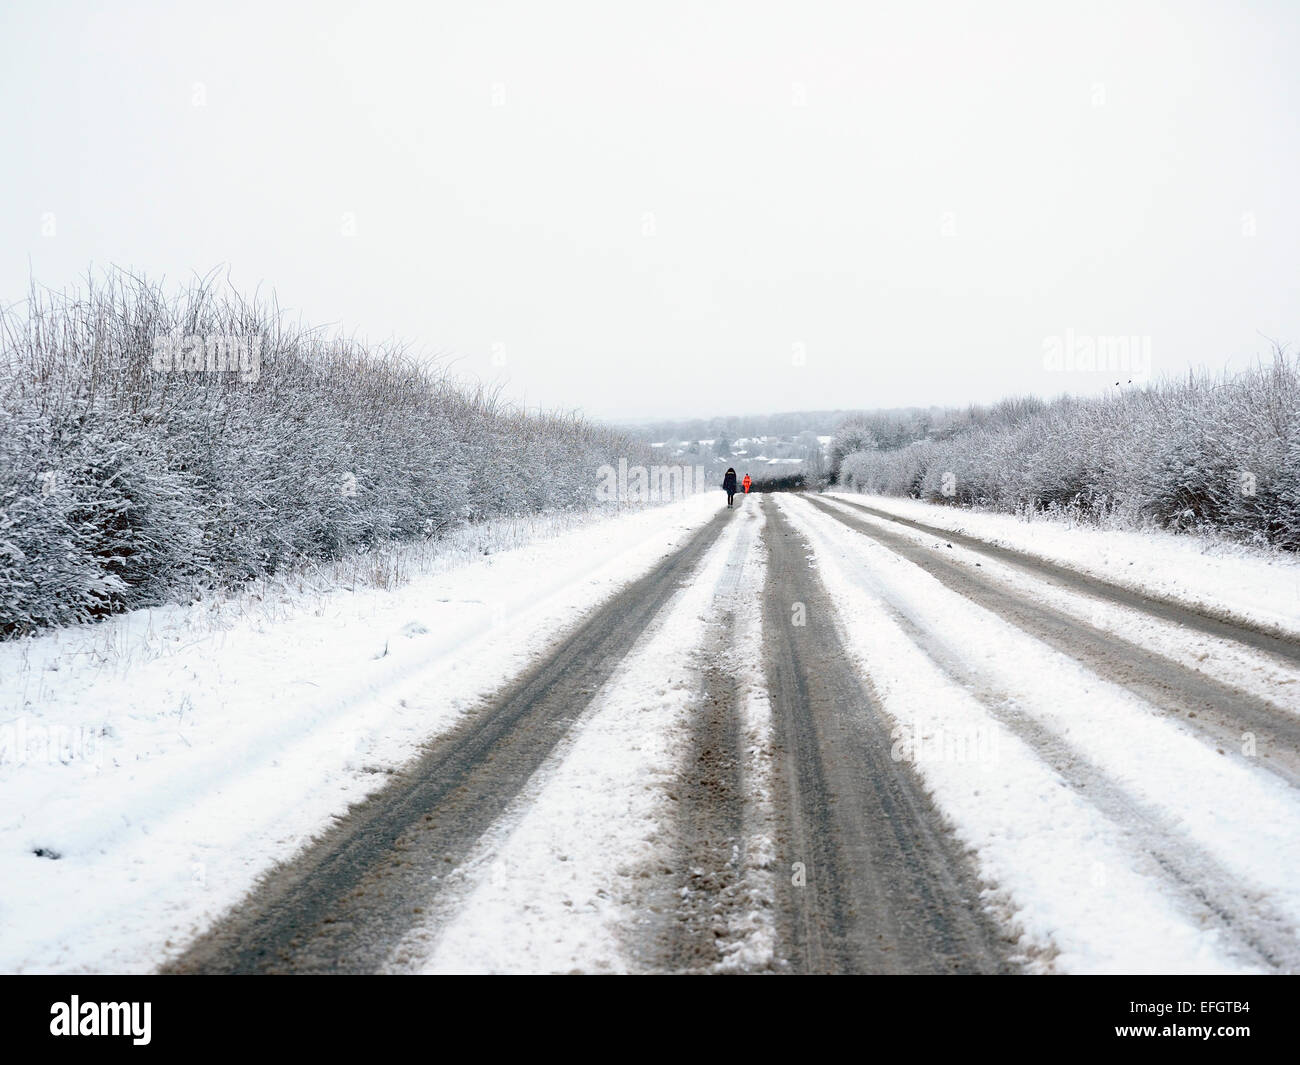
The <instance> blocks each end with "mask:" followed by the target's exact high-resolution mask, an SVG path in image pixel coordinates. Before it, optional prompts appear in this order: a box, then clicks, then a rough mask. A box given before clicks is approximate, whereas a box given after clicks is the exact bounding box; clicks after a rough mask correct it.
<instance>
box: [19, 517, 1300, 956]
mask: <svg viewBox="0 0 1300 1065" xmlns="http://www.w3.org/2000/svg"><path fill="white" fill-rule="evenodd" d="M984 517H985V516H981V515H974V514H970V513H968V512H957V511H948V510H946V509H945V508H925V507H923V506H922V505H920V504H914V503H911V502H909V501H899V500H876V499H863V498H862V497H854V496H841V495H837V494H829V495H825V496H796V495H779V496H767V497H749V498H747V499H746V498H743V497H742V501H741V505H740V506H738V508H737V509H736V510H735V511H727V510H726V509H725V508H723V509H721V510H719V508H718V507H717V505H716V500H712V499H703V500H700V499H696V500H691V501H688V502H687V503H684V504H678V505H674V506H672V507H663V508H652V509H647V510H646V511H645V512H643V513H637V514H633V515H627V516H624V517H622V518H618V519H614V520H613V521H606V522H595V523H591V524H588V525H583V526H579V527H576V528H573V529H568V530H564V529H561V530H556V531H554V533H553V534H548V535H546V536H543V537H541V538H539V539H537V540H536V542H525V543H522V544H521V545H520V546H518V547H514V548H511V549H508V550H503V551H500V552H498V553H497V554H496V556H495V557H494V558H493V559H491V560H486V559H478V560H474V561H466V562H464V563H458V564H457V565H455V566H452V567H450V568H449V569H448V570H447V571H446V572H443V573H440V574H437V575H433V576H431V577H429V578H428V579H422V580H420V581H416V582H413V584H412V586H410V587H408V588H403V589H400V590H398V591H394V592H380V591H376V592H374V593H366V596H365V597H362V598H364V603H363V605H362V606H361V608H360V610H359V611H358V612H357V613H356V614H352V613H349V612H348V611H351V610H352V608H353V607H355V606H356V605H357V604H356V603H355V602H354V601H353V600H349V602H350V603H351V604H352V605H351V606H349V607H347V608H346V610H345V609H344V608H342V607H341V606H340V604H339V602H338V601H337V600H336V599H335V598H327V599H325V600H323V601H322V603H321V605H320V607H319V611H318V612H319V613H320V614H323V615H324V616H323V617H320V616H317V617H311V616H309V612H302V611H298V612H296V613H295V612H292V611H291V612H290V613H289V616H287V617H284V618H282V619H278V618H267V617H259V618H258V619H256V620H255V621H254V622H253V623H252V624H250V625H249V627H248V634H247V636H245V630H244V629H243V628H241V626H240V625H238V624H236V625H233V626H230V625H227V626H225V627H222V628H220V629H219V630H218V631H216V632H215V633H213V634H211V635H204V636H202V637H201V638H200V639H198V640H196V641H195V643H196V645H197V646H198V647H199V648H200V650H198V651H196V650H191V649H186V648H185V647H180V648H177V649H174V650H173V649H166V650H165V651H162V652H157V653H155V654H154V655H153V656H152V657H151V658H150V659H149V660H148V661H146V662H144V663H142V664H141V666H140V668H139V669H135V670H131V671H130V680H131V682H132V684H133V685H134V687H133V688H129V689H123V688H121V686H120V683H121V682H116V681H112V680H111V679H110V677H109V674H110V673H112V672H113V671H112V670H109V669H107V668H105V667H100V668H99V669H98V670H96V669H93V668H89V667H87V668H83V669H82V670H81V671H80V672H78V671H76V670H70V669H69V667H68V666H67V665H66V664H65V663H67V662H69V660H70V658H69V656H70V655H71V654H73V653H75V649H76V647H77V646H78V645H77V644H76V643H75V641H73V638H72V637H71V636H69V635H63V636H52V637H49V638H47V642H46V643H41V642H40V641H35V642H34V643H33V646H32V647H30V648H29V649H28V650H27V652H25V653H26V654H27V656H28V660H26V661H24V662H23V663H21V664H22V667H23V672H22V674H21V676H22V678H23V679H22V690H21V693H20V695H21V698H15V699H14V702H13V705H15V706H21V707H24V708H25V709H26V712H27V713H28V714H29V715H32V716H34V717H37V718H39V716H40V715H42V714H44V715H46V716H47V718H49V719H59V720H66V721H68V722H80V721H84V715H83V717H81V718H78V716H77V714H76V713H75V710H76V708H77V707H78V706H82V707H84V706H85V705H87V703H86V700H88V699H89V698H91V697H98V698H99V699H100V700H101V704H102V703H107V704H108V705H109V708H110V709H111V708H112V706H113V705H115V704H120V705H121V706H123V707H124V708H125V709H126V712H120V711H119V712H118V713H116V714H109V713H108V712H107V711H105V714H104V716H105V718H106V720H109V721H110V722H111V728H110V730H109V732H110V736H111V740H110V742H109V746H108V747H107V748H105V750H106V751H107V752H108V753H109V756H110V758H111V760H112V763H113V764H112V765H111V766H110V765H107V764H105V759H103V758H101V759H100V760H99V764H98V765H97V766H88V765H86V764H84V761H85V760H84V759H83V760H82V761H80V762H79V761H78V760H77V759H76V758H73V759H71V761H70V762H60V763H59V764H58V765H57V766H56V765H54V764H49V763H46V764H40V763H39V761H38V760H36V759H32V758H27V759H26V760H25V761H23V762H21V763H19V764H10V763H3V764H0V788H3V789H4V794H5V795H6V796H7V797H8V799H9V801H8V803H7V804H6V805H7V811H6V814H5V817H6V821H5V822H3V823H0V845H3V846H4V848H5V849H4V852H3V859H2V860H3V862H4V866H3V871H4V887H3V893H2V894H0V921H2V922H3V924H0V965H2V966H3V967H4V968H6V969H9V970H14V969H17V970H37V971H41V970H55V971H124V970H125V971H136V970H144V969H150V968H155V967H159V966H163V967H166V968H169V969H172V970H174V971H184V972H212V971H217V972H249V971H300V972H301V971H310V972H346V971H353V972H355V971H386V972H468V971H474V972H538V971H542V972H570V971H578V972H637V971H669V972H728V971H731V972H805V971H828V972H844V971H847V972H856V971H871V972H951V971H994V972H1007V971H1029V972H1270V971H1300V931H1298V929H1300V886H1298V885H1300V875H1298V874H1300V832H1297V827H1298V826H1300V792H1297V785H1300V683H1298V682H1300V636H1298V635H1297V634H1300V612H1297V610H1296V609H1295V606H1294V602H1293V601H1292V597H1291V588H1292V587H1294V586H1295V585H1293V584H1292V582H1293V581H1295V580H1297V578H1300V567H1297V566H1296V565H1295V564H1294V563H1293V562H1291V561H1289V560H1287V559H1285V558H1278V557H1276V556H1267V557H1265V556H1263V555H1259V556H1250V555H1249V553H1246V554H1243V555H1229V556H1226V557H1224V556H1212V557H1210V558H1209V559H1208V560H1207V561H1206V564H1205V565H1204V566H1202V567H1200V568H1199V569H1198V570H1197V571H1196V572H1188V563H1189V555H1188V550H1189V548H1188V543H1187V538H1182V540H1180V541H1179V542H1170V543H1166V542H1164V541H1162V540H1161V539H1159V538H1138V539H1129V538H1128V537H1131V534H1115V535H1113V536H1106V535H1102V534H1098V533H1096V532H1095V531H1089V530H1080V529H1070V528H1066V527H1061V526H1056V525H1051V526H1050V527H1047V528H1045V529H1032V530H1031V531H1030V532H1029V533H1026V532H1025V530H1024V526H1026V524H1027V523H1023V522H1021V523H1016V522H1014V520H1013V519H999V518H991V520H989V521H988V522H984V521H983V518H984ZM1028 524H1030V525H1033V524H1034V523H1028ZM1037 524H1038V525H1043V524H1044V523H1037ZM1126 559H1128V560H1130V561H1138V562H1140V563H1141V565H1140V572H1134V569H1133V567H1130V566H1129V565H1128V562H1127V561H1126ZM489 561H490V562H491V565H488V563H489ZM1180 570H1182V571H1183V572H1186V574H1187V575H1186V579H1185V580H1184V581H1182V582H1181V583H1179V582H1178V581H1177V579H1176V576H1177V574H1178V573H1179V572H1180ZM355 598H356V597H354V599H355ZM438 601H441V602H444V603H447V604H448V605H449V607H450V612H449V615H448V616H447V617H446V618H445V620H441V619H437V618H435V617H433V616H432V615H433V612H432V609H431V607H432V604H433V603H436V602H438ZM413 613H414V614H415V616H416V617H418V618H419V621H418V622H416V623H415V625H414V626H412V625H411V624H410V620H411V616H412V614H413ZM503 617H507V618H508V619H509V620H508V622H503V621H502V618H503ZM367 618H368V619H369V622H367V620H366V619H367ZM331 619H332V621H331ZM354 619H355V620H354ZM457 622H460V624H457ZM466 623H468V624H466ZM109 624H110V625H111V624H113V623H109ZM417 630H423V631H417ZM305 636H306V639H305V638H304V637H305ZM309 641H315V643H314V644H312V646H314V647H316V650H313V651H311V652H310V653H308V652H304V651H303V650H302V647H303V645H304V644H306V643H308V642H309ZM358 641H360V642H361V646H356V645H357V644H358ZM349 645H352V647H353V648H355V650H353V651H351V652H350V651H349ZM372 645H373V646H372ZM82 646H84V644H83V645H82ZM295 649H296V650H297V656H296V658H295ZM7 651H8V649H7V648H0V658H3V655H4V654H5V653H6V652H7ZM357 652H361V653H357ZM277 655H279V656H281V657H282V658H284V659H285V661H286V662H287V666H286V669H285V670H282V673H285V672H287V674H288V675H281V676H278V677H275V678H273V679H271V678H268V677H267V675H266V673H267V670H268V665H267V664H268V663H269V662H271V661H273V660H275V658H276V656H277ZM308 660H310V670H308V669H306V668H303V667H301V666H300V665H298V664H297V663H305V662H307V661H308ZM50 663H54V664H55V667H56V668H55V669H54V670H50V669H47V668H43V667H44V666H48V665H49V664H50ZM11 664H15V665H16V664H17V663H16V662H15V663H11ZM259 666H260V668H259ZM299 668H302V672H301V673H297V675H296V676H295V670H297V669H299ZM7 676H8V675H7ZM309 676H310V677H311V678H312V679H313V680H314V682H315V683H318V684H320V685H321V686H322V689H323V690H321V691H320V692H319V693H318V694H315V695H313V696H310V697H305V696H302V695H294V696H292V697H290V696H289V695H288V694H287V693H289V692H292V691H294V688H293V687H290V686H288V685H292V683H293V681H294V680H295V679H299V678H301V679H306V678H307V677H309ZM34 679H36V680H39V683H38V684H37V685H36V686H35V688H33V680H34ZM236 682H239V683H243V684H247V685H248V686H249V689H250V690H249V693H248V695H247V696H246V697H245V702H244V703H241V702H240V699H239V697H238V696H237V695H236V694H235V691H236V690H237V689H236V688H235V685H236ZM277 682H278V683H277ZM299 690H301V689H299ZM160 693H165V696H162V695H160ZM176 700H188V703H187V704H186V705H188V706H189V707H190V709H189V711H187V712H188V713H190V714H192V715H193V718H194V720H193V724H192V725H191V726H190V727H189V728H188V729H186V727H185V716H184V715H181V716H180V717H177V718H176V719H175V723H174V725H173V723H172V721H171V717H170V712H169V711H164V710H163V709H162V708H161V707H160V708H159V710H158V711H156V712H153V713H150V711H149V706H150V703H151V702H153V701H157V702H160V703H167V704H171V703H174V702H175V701H176ZM259 702H260V705H257V704H258V703H259ZM231 703H234V704H235V706H234V707H233V708H232V707H231V706H230V705H229V704H231ZM247 703H252V704H254V705H257V710H259V711H260V712H250V713H248V714H247V715H243V716H241V714H240V712H239V707H240V706H241V705H245V704H247ZM59 715H62V718H60V717H59ZM164 717H165V718H166V720H165V721H164ZM140 721H146V722H150V723H155V722H163V723H162V724H160V725H157V726H156V727H155V730H154V731H152V732H150V731H147V730H140V728H139V726H138V725H136V724H134V723H136V722H140ZM222 722H224V728H223V727H220V725H221V723H222ZM133 730H134V731H133ZM169 730H170V732H173V733H176V734H178V735H180V737H181V739H182V740H183V741H184V744H185V746H183V747H181V748H179V749H178V748H177V747H175V745H166V746H165V749H159V748H160V746H162V742H163V741H162V739H161V737H164V736H165V735H167V733H168V731H169ZM142 737H143V738H142ZM342 739H346V740H347V743H346V744H342ZM340 746H344V747H346V748H347V751H346V752H344V754H345V757H344V758H343V759H342V764H340V759H339V757H338V752H339V750H340ZM362 746H364V750H365V754H364V756H363V757H362V758H360V759H358V758H357V757H356V755H355V752H356V751H357V750H358V749H359V748H360V747H362ZM132 754H133V755H134V762H135V763H136V764H135V765H132V766H130V767H128V768H126V769H125V770H124V768H123V765H122V762H123V761H124V760H125V759H126V758H127V757H128V756H129V755H132ZM365 768H378V769H379V770H380V771H379V772H377V773H374V772H372V773H369V774H366V773H365V772H364V770H365ZM38 850H40V851H44V852H45V853H44V854H39V855H38V854H37V853H36V851H38ZM51 852H52V853H57V854H58V857H57V858H56V859H54V860H51V859H50V857H49V855H50V853H51ZM196 854H197V855H202V856H203V860H204V868H207V869H211V870H213V871H214V872H213V873H210V874H207V877H206V878H207V879H208V880H209V882H208V883H197V882H187V881H186V878H185V876H184V873H185V871H186V870H187V869H188V868H189V867H191V866H192V865H193V864H194V862H195V860H196V859H195V858H194V855H196ZM215 871H219V874H218V873H217V872H215ZM76 898H80V899H81V900H82V901H81V902H80V904H79V905H78V904H75V903H73V902H72V900H73V899H76Z"/></svg>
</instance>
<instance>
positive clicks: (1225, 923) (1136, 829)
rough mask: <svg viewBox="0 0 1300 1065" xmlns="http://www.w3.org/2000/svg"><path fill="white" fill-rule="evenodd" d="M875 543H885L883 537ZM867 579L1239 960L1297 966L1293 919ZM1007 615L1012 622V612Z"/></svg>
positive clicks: (912, 634)
mask: <svg viewBox="0 0 1300 1065" xmlns="http://www.w3.org/2000/svg"><path fill="white" fill-rule="evenodd" d="M808 502H810V503H813V504H814V505H815V506H817V509H818V510H821V511H822V512H823V513H825V514H827V516H829V517H831V518H833V519H835V520H837V521H839V522H840V524H842V525H844V526H846V527H848V528H850V529H853V530H854V531H862V530H861V529H859V528H858V524H857V522H855V521H854V520H853V519H852V518H851V517H850V516H848V515H844V514H842V513H837V512H836V511H835V510H834V509H833V508H827V507H825V506H824V505H818V504H820V502H821V501H819V500H812V499H809V500H808ZM882 546H885V547H887V548H889V549H892V546H891V545H888V544H882ZM908 561H911V560H910V559H908ZM872 587H873V589H874V592H875V594H876V595H877V596H879V597H880V598H881V599H882V602H883V605H884V607H885V608H886V610H887V611H888V614H889V617H890V618H891V620H892V621H893V622H894V623H895V624H896V625H897V626H898V627H899V629H900V630H901V631H902V632H903V633H904V634H905V635H906V636H907V638H908V639H909V640H910V641H911V642H912V643H913V644H914V645H915V646H916V647H917V648H919V649H920V650H921V651H922V653H924V654H925V655H926V656H927V657H928V658H929V659H930V660H931V661H933V662H934V663H935V664H936V665H937V666H938V667H939V668H940V669H941V670H942V671H943V672H944V673H946V674H947V675H948V676H949V677H950V678H951V679H952V680H953V681H955V682H956V683H958V684H960V685H961V686H962V687H963V688H964V689H965V690H966V691H967V692H968V693H969V694H970V695H971V696H973V697H974V698H975V699H976V700H977V701H978V702H979V703H980V704H981V705H982V706H983V707H984V709H985V710H986V711H987V712H988V713H989V714H990V716H992V717H993V718H994V719H995V720H997V721H998V722H999V723H1001V724H1002V725H1003V726H1004V727H1006V728H1007V729H1008V730H1009V731H1010V732H1011V733H1012V734H1013V735H1015V736H1017V737H1018V738H1019V739H1020V740H1021V741H1022V742H1024V743H1025V744H1026V746H1028V747H1029V748H1030V749H1031V750H1032V751H1033V752H1034V753H1035V754H1037V755H1038V756H1039V757H1040V758H1041V759H1042V760H1043V761H1044V762H1045V763H1046V764H1047V765H1050V766H1051V767H1052V768H1053V769H1054V770H1055V771H1056V772H1057V773H1058V774H1059V775H1060V776H1061V777H1062V779H1063V780H1065V781H1066V782H1067V783H1068V784H1069V785H1070V787H1072V788H1073V789H1075V790H1076V791H1077V792H1078V793H1079V794H1080V795H1082V796H1083V797H1084V798H1086V799H1087V800H1088V801H1089V802H1090V803H1091V804H1092V805H1094V806H1095V807H1096V808H1097V809H1098V810H1099V811H1100V812H1101V813H1102V814H1103V815H1104V816H1105V817H1107V818H1108V819H1109V820H1110V821H1112V822H1113V823H1114V824H1115V825H1117V826H1118V827H1119V828H1120V829H1121V830H1122V833H1123V835H1124V837H1125V839H1126V843H1127V846H1128V847H1129V850H1130V853H1131V855H1132V856H1133V858H1134V860H1135V862H1136V863H1137V865H1138V867H1147V869H1148V871H1150V872H1155V873H1157V874H1159V875H1162V876H1163V878H1164V880H1165V881H1166V882H1167V883H1168V884H1169V885H1170V887H1171V888H1172V889H1173V891H1174V892H1175V894H1176V896H1177V898H1178V900H1179V901H1180V903H1181V905H1182V906H1183V907H1184V908H1185V909H1186V910H1187V911H1188V912H1191V913H1194V914H1198V915H1200V916H1201V918H1202V919H1203V920H1208V921H1210V922H1212V923H1214V924H1216V925H1218V926H1219V927H1220V928H1222V929H1223V931H1224V933H1225V934H1226V935H1227V936H1228V938H1229V939H1230V940H1232V941H1234V942H1236V943H1237V944H1238V950H1237V953H1238V954H1239V955H1241V956H1242V960H1243V961H1246V962H1248V963H1251V964H1262V965H1264V966H1266V967H1268V968H1273V969H1278V970H1282V971H1298V970H1300V939H1297V935H1296V929H1295V922H1294V921H1293V920H1292V919H1291V918H1289V917H1288V916H1287V915H1285V914H1283V913H1281V912H1279V911H1278V910H1277V909H1276V908H1275V907H1273V906H1272V905H1271V904H1270V903H1269V902H1268V901H1267V899H1266V898H1264V897H1263V895H1262V893H1261V892H1260V891H1259V889H1258V888H1253V887H1252V886H1251V885H1249V884H1247V883H1244V882H1242V880H1241V878H1240V877H1239V876H1238V875H1237V874H1236V873H1235V872H1233V871H1232V870H1229V869H1226V868H1224V867H1223V866H1222V864H1221V863H1219V862H1218V861H1217V860H1216V859H1215V858H1214V856H1213V855H1212V854H1210V853H1209V852H1208V851H1207V850H1206V849H1205V848H1204V847H1202V846H1200V845H1199V844H1198V843H1197V842H1195V841H1194V840H1192V839H1190V838H1188V837H1187V835H1186V834H1185V833H1184V832H1182V831H1180V830H1179V828H1178V827H1177V826H1176V825H1175V824H1173V823H1172V821H1171V820H1170V818H1169V817H1168V816H1167V815H1166V814H1164V813H1163V812H1162V811H1160V810H1158V809H1157V808H1155V807H1154V806H1152V805H1151V804H1150V803H1147V802H1144V801H1143V800H1142V799H1140V798H1138V797H1136V796H1134V795H1132V794H1130V793H1129V792H1128V791H1127V790H1126V789H1125V788H1124V787H1123V785H1122V784H1120V783H1118V782H1116V781H1115V780H1113V779H1111V778H1110V777H1109V776H1108V775H1107V774H1106V772H1105V771H1104V770H1103V769H1102V768H1101V767H1099V766H1098V765H1097V764H1096V763H1094V762H1093V761H1091V760H1090V759H1089V758H1088V757H1087V756H1086V755H1084V754H1083V753H1082V752H1081V751H1079V750H1078V749H1077V748H1076V747H1075V745H1074V744H1072V743H1071V741H1070V740H1069V739H1068V738H1067V737H1066V736H1064V735H1062V734H1061V732H1060V731H1058V730H1056V729H1054V728H1052V727H1051V726H1049V725H1047V724H1045V723H1044V722H1042V721H1039V720H1037V719H1035V718H1034V717H1033V716H1032V715H1031V714H1029V713H1027V712H1026V711H1025V710H1023V709H1021V708H1020V706H1019V705H1018V699H1017V697H1016V696H1015V695H1014V694H1013V693H1011V692H1009V691H1008V690H1006V689H1005V687H1004V686H1003V685H1002V683H1001V681H1000V680H999V679H998V678H997V677H996V675H995V674H994V673H993V672H992V671H990V670H988V669H981V668H980V667H979V666H978V665H976V664H974V663H973V662H972V661H971V660H970V656H967V655H963V654H962V653H961V651H960V650H959V649H958V648H957V647H955V646H954V645H953V644H952V642H951V641H950V640H948V639H945V638H944V637H943V636H942V635H940V634H939V633H938V632H937V631H936V630H935V628H933V627H932V626H931V625H929V624H927V623H926V620H925V619H924V618H920V617H917V616H915V614H914V612H913V611H912V610H910V609H909V605H908V604H907V603H906V602H904V601H901V600H900V599H899V598H898V597H897V596H896V595H891V590H890V589H889V588H888V587H887V584H886V582H883V581H873V582H872ZM980 605H983V604H980ZM1007 620H1009V621H1011V622H1012V623H1013V624H1016V621H1015V619H1014V618H1008V619H1007ZM1030 635H1034V634H1033V633H1032V632H1031V633H1030Z"/></svg>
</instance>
